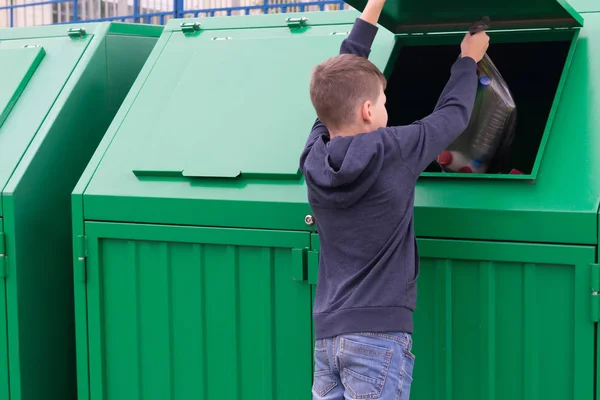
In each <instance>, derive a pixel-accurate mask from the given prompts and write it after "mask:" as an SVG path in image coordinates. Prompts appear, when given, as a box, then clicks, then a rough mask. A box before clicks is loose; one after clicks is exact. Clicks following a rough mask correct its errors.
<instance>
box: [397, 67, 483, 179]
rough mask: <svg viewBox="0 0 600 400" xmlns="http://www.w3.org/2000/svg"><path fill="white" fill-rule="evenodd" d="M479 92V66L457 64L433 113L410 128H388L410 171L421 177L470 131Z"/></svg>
mask: <svg viewBox="0 0 600 400" xmlns="http://www.w3.org/2000/svg"><path fill="white" fill-rule="evenodd" d="M476 92H477V63H476V62H475V60H473V59H472V58H470V57H465V58H461V59H459V60H457V61H456V62H455V63H454V65H453V66H452V69H451V74H450V79H449V81H448V83H447V84H446V87H445V88H444V91H443V92H442V94H441V96H440V98H439V100H438V102H437V104H436V106H435V109H434V111H433V113H431V114H430V115H428V116H427V117H425V118H423V119H422V120H420V121H416V122H414V123H413V124H411V125H408V126H403V127H402V126H397V127H391V128H388V129H389V130H390V131H391V133H392V134H393V135H394V137H395V139H396V141H397V142H398V145H399V147H400V154H401V157H402V160H403V162H404V164H405V165H406V167H407V168H408V169H409V170H410V171H411V172H412V173H413V175H415V176H418V175H419V174H420V173H421V172H423V171H424V170H425V168H427V166H428V165H429V164H430V163H431V162H432V161H433V160H434V159H435V157H436V156H437V155H438V154H440V153H441V152H442V151H443V150H444V149H445V148H446V147H448V146H449V145H450V144H451V143H452V142H453V141H454V140H455V139H456V138H457V137H458V136H459V135H460V134H461V133H462V132H464V130H465V129H466V128H467V125H468V123H469V119H470V118H471V114H472V112H473V106H474V104H475V95H476Z"/></svg>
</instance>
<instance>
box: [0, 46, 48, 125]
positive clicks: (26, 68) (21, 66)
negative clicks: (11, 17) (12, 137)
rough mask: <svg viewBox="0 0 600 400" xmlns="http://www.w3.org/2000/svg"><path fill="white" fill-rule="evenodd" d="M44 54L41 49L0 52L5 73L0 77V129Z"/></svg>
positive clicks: (0, 59) (0, 61)
mask: <svg viewBox="0 0 600 400" xmlns="http://www.w3.org/2000/svg"><path fill="white" fill-rule="evenodd" d="M44 55H46V53H45V52H44V49H43V48H41V47H38V48H23V49H12V50H3V51H0V64H1V65H2V66H3V67H4V68H6V73H4V74H2V75H0V87H2V92H1V93H0V127H2V124H3V123H4V121H5V120H6V118H7V117H8V114H10V112H11V111H12V108H13V106H14V105H15V104H16V102H17V100H18V99H19V96H20V95H21V93H22V92H23V90H25V87H26V86H27V84H28V83H29V79H31V76H32V75H33V73H34V72H35V69H36V68H37V66H38V65H39V63H40V61H42V58H44Z"/></svg>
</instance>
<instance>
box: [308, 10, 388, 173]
mask: <svg viewBox="0 0 600 400" xmlns="http://www.w3.org/2000/svg"><path fill="white" fill-rule="evenodd" d="M377 31H378V28H377V26H375V25H372V24H370V23H368V22H367V21H365V20H363V19H360V18H356V20H355V21H354V25H353V26H352V30H351V31H350V33H349V34H348V37H347V38H346V39H344V41H342V45H341V47H340V54H355V55H357V56H360V57H364V58H369V54H370V53H371V46H372V45H373V41H374V40H375V36H376V35H377ZM323 135H325V136H329V130H327V127H325V125H324V124H323V123H322V122H321V121H320V120H319V119H318V118H317V120H316V121H315V123H314V125H313V127H312V130H311V132H310V135H308V139H307V141H306V145H305V146H304V151H303V152H302V156H301V158H300V168H301V169H302V165H303V161H304V160H305V158H306V154H308V152H309V151H310V149H311V148H312V146H313V144H315V142H316V140H317V139H318V138H319V137H321V136H323ZM305 153H306V154H305Z"/></svg>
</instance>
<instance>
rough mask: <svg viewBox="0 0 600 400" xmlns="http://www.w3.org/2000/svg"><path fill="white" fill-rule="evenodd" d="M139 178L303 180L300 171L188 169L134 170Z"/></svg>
mask: <svg viewBox="0 0 600 400" xmlns="http://www.w3.org/2000/svg"><path fill="white" fill-rule="evenodd" d="M132 172H133V173H134V174H135V176H137V177H151V178H190V179H268V180H287V181H297V180H299V179H300V178H301V176H302V173H301V172H300V169H298V170H296V172H294V173H290V172H250V171H248V172H246V171H242V170H241V169H239V168H230V169H210V170H187V169H178V170H171V169H134V170H132Z"/></svg>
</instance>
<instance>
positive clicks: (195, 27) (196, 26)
mask: <svg viewBox="0 0 600 400" xmlns="http://www.w3.org/2000/svg"><path fill="white" fill-rule="evenodd" d="M179 26H180V27H181V32H183V33H194V32H198V31H199V30H200V28H201V27H202V24H201V23H200V22H182V23H181V25H179Z"/></svg>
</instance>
